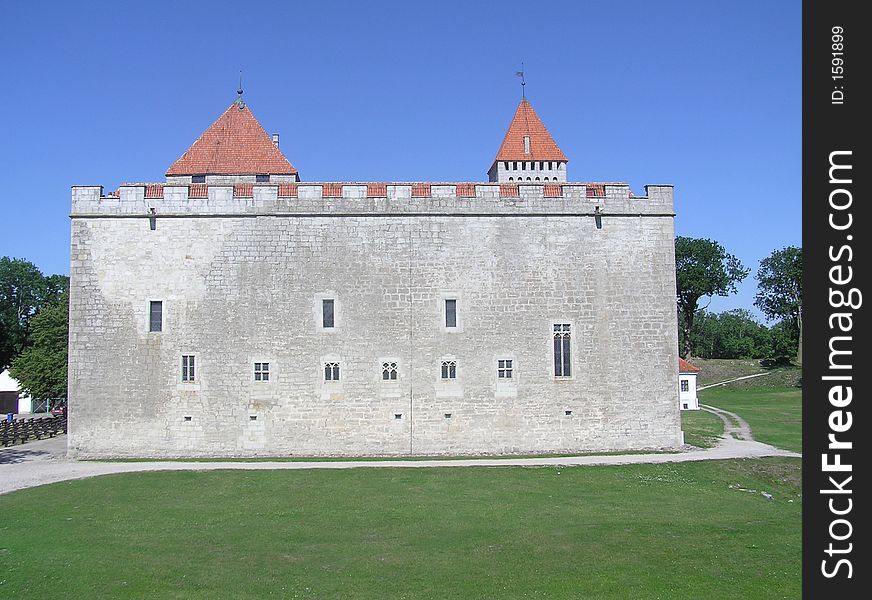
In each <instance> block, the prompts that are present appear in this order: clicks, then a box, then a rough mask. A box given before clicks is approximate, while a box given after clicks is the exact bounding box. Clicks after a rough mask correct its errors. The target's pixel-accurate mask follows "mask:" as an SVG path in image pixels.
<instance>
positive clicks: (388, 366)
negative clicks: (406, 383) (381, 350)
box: [382, 362, 397, 381]
mask: <svg viewBox="0 0 872 600" xmlns="http://www.w3.org/2000/svg"><path fill="white" fill-rule="evenodd" d="M396 379H397V363H395V362H383V363H382V380H384V381H396Z"/></svg>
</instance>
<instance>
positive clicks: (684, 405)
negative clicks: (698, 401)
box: [682, 402, 687, 410]
mask: <svg viewBox="0 0 872 600" xmlns="http://www.w3.org/2000/svg"><path fill="white" fill-rule="evenodd" d="M682 406H683V407H684V410H687V402H685V403H684V404H682Z"/></svg>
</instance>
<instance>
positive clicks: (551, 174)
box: [487, 98, 569, 183]
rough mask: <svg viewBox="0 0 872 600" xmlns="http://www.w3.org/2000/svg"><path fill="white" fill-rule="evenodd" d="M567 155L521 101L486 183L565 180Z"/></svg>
mask: <svg viewBox="0 0 872 600" xmlns="http://www.w3.org/2000/svg"><path fill="white" fill-rule="evenodd" d="M567 162H569V161H568V160H567V158H566V155H564V154H563V152H561V150H560V148H558V147H557V143H556V142H555V141H554V138H553V137H551V134H550V133H548V130H547V129H546V128H545V125H543V124H542V120H541V119H540V118H539V115H537V114H536V111H535V110H533V106H532V105H531V104H530V102H529V101H528V100H527V99H526V98H524V99H523V100H521V103H520V104H519V105H518V110H516V111H515V116H514V118H513V119H512V122H511V124H510V125H509V130H508V131H507V132H506V137H505V138H503V143H502V145H501V146H500V150H499V152H497V157H496V158H495V159H494V163H493V165H491V168H490V169H489V170H488V172H487V174H488V180H489V181H498V182H500V183H504V182H514V181H530V182H535V181H558V182H565V181H566V163H567Z"/></svg>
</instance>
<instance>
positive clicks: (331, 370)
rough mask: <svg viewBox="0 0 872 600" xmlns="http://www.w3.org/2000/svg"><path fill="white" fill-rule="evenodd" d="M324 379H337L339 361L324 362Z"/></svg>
mask: <svg viewBox="0 0 872 600" xmlns="http://www.w3.org/2000/svg"><path fill="white" fill-rule="evenodd" d="M324 381H339V363H338V362H328V363H324Z"/></svg>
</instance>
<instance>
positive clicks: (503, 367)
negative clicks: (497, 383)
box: [497, 358, 515, 379]
mask: <svg viewBox="0 0 872 600" xmlns="http://www.w3.org/2000/svg"><path fill="white" fill-rule="evenodd" d="M513 362H514V361H513V360H512V359H511V358H506V359H500V360H498V361H497V377H498V378H499V379H511V378H512V373H513V371H514V370H515V369H514V367H513V366H512V364H513Z"/></svg>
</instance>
